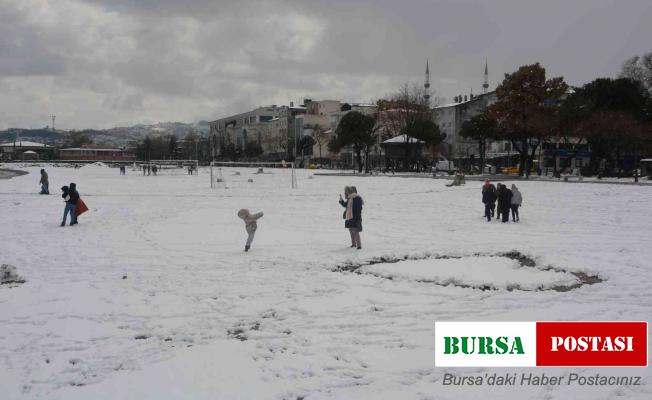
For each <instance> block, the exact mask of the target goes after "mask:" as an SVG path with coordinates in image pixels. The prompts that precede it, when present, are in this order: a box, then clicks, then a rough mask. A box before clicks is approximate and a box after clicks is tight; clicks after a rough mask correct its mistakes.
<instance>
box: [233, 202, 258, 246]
mask: <svg viewBox="0 0 652 400" xmlns="http://www.w3.org/2000/svg"><path fill="white" fill-rule="evenodd" d="M262 216H263V213H262V212H259V213H256V214H253V215H252V214H251V213H250V212H249V210H247V209H246V208H243V209H241V210H240V211H238V217H240V218H242V219H243V220H244V223H245V229H246V230H247V235H248V236H247V243H246V244H245V251H249V249H250V248H251V242H253V241H254V235H255V234H256V229H258V224H256V220H257V219H258V218H260V217H262Z"/></svg>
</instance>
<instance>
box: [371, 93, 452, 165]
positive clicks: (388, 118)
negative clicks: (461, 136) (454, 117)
mask: <svg viewBox="0 0 652 400" xmlns="http://www.w3.org/2000/svg"><path fill="white" fill-rule="evenodd" d="M376 105H377V106H378V120H379V128H378V129H379V131H380V133H381V138H382V139H384V140H385V139H390V138H393V137H395V136H398V135H406V136H405V141H404V145H405V151H404V159H403V168H404V169H405V170H409V169H410V166H411V165H412V164H414V161H415V160H414V159H413V157H417V156H418V154H419V153H415V152H411V151H410V146H412V145H413V142H411V139H410V138H415V139H418V140H421V141H423V142H425V145H426V146H430V147H434V146H436V145H438V144H440V143H441V142H442V141H443V140H444V138H445V137H446V135H445V134H442V133H441V132H440V131H439V126H438V125H437V123H436V122H435V121H434V115H433V113H432V111H431V109H430V104H429V101H428V99H426V97H425V91H424V88H423V87H421V86H419V85H413V86H409V85H408V84H404V85H402V86H401V87H400V88H399V90H398V91H397V92H396V93H394V94H392V95H391V96H390V97H389V100H384V99H381V100H378V101H377V102H376Z"/></svg>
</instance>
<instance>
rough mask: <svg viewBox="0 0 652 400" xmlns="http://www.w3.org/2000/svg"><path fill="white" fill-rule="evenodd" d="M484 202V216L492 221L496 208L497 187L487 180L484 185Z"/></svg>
mask: <svg viewBox="0 0 652 400" xmlns="http://www.w3.org/2000/svg"><path fill="white" fill-rule="evenodd" d="M482 202H483V203H484V216H485V217H487V221H491V217H493V216H494V208H495V207H496V187H495V186H494V185H492V184H491V182H489V179H485V181H484V185H482Z"/></svg>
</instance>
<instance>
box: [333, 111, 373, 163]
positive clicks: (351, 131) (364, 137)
mask: <svg viewBox="0 0 652 400" xmlns="http://www.w3.org/2000/svg"><path fill="white" fill-rule="evenodd" d="M376 129H377V127H376V120H375V118H373V117H371V116H368V115H364V114H362V113H360V112H358V111H351V112H348V113H346V114H345V115H344V116H343V117H342V119H341V120H340V122H339V124H338V125H337V129H336V131H335V136H333V138H332V139H331V141H330V142H329V143H328V149H329V150H330V151H331V152H332V153H337V152H339V151H340V150H341V149H342V148H344V147H346V146H352V147H353V151H354V153H355V156H356V160H357V163H358V172H362V154H361V153H362V151H364V150H368V148H369V147H371V146H373V145H374V144H375V143H376V135H375V132H376Z"/></svg>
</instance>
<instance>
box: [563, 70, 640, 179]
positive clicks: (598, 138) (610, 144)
mask: <svg viewBox="0 0 652 400" xmlns="http://www.w3.org/2000/svg"><path fill="white" fill-rule="evenodd" d="M651 97H652V96H650V94H649V92H647V91H646V90H645V88H644V87H643V86H642V84H641V83H640V82H638V81H634V80H632V79H629V78H619V79H609V78H600V79H596V80H594V81H592V82H589V83H587V84H586V85H584V86H582V87H579V88H575V90H574V92H573V93H572V94H571V95H570V96H568V98H567V99H565V100H564V102H563V104H562V107H561V113H560V114H561V134H562V135H563V136H565V137H573V138H576V139H575V141H576V142H582V141H585V142H587V143H588V144H590V146H591V164H590V168H591V171H592V172H593V173H595V172H597V171H598V170H599V169H600V163H601V160H602V159H605V160H608V161H609V163H610V165H612V166H613V167H614V168H620V167H621V159H622V156H625V155H626V156H628V157H629V158H630V159H634V162H636V159H637V158H638V157H637V154H638V153H639V150H640V148H641V146H644V145H646V144H648V143H650V121H651V120H652V99H651ZM633 166H634V165H632V167H633Z"/></svg>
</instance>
